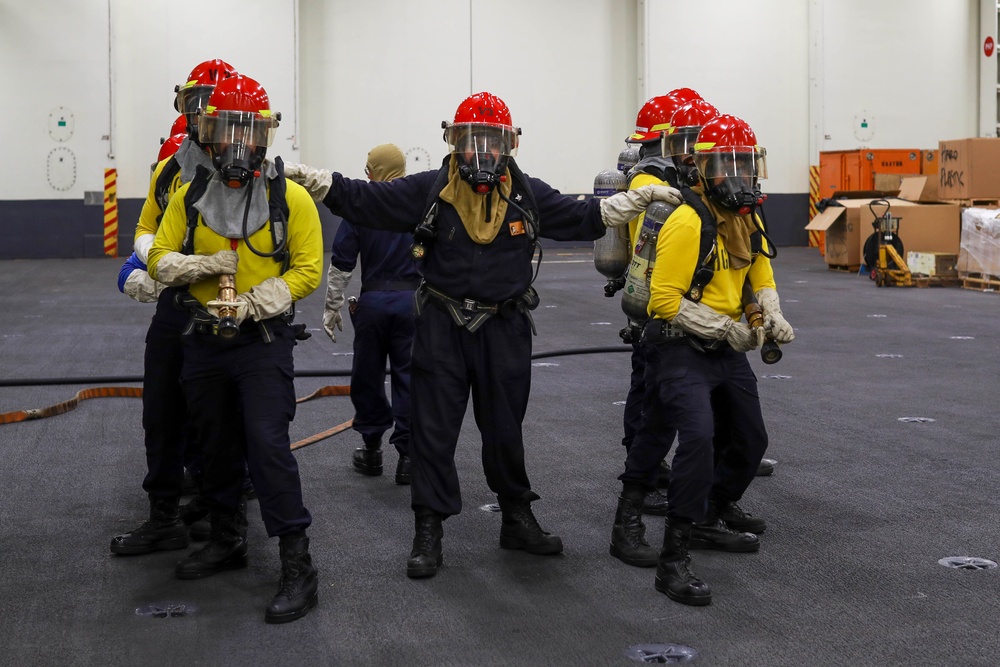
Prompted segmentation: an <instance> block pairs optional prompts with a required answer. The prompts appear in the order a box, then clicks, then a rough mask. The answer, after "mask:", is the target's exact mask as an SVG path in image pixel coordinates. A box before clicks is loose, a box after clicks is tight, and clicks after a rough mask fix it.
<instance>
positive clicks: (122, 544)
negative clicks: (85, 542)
mask: <svg viewBox="0 0 1000 667" xmlns="http://www.w3.org/2000/svg"><path fill="white" fill-rule="evenodd" d="M178 500H179V499H178V498H156V499H153V498H150V500H149V520H148V521H146V522H145V523H143V524H142V525H141V526H139V527H138V528H136V529H135V530H133V531H132V532H130V533H125V534H124V535H116V536H115V537H113V538H112V539H111V553H114V554H122V555H124V556H137V555H139V554H148V553H153V552H154V551H169V550H170V549H183V548H184V547H186V546H187V545H188V534H187V529H186V528H185V527H184V524H183V523H182V522H181V520H180V517H179V516H178V514H177V505H178Z"/></svg>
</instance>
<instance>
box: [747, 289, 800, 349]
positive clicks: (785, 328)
mask: <svg viewBox="0 0 1000 667" xmlns="http://www.w3.org/2000/svg"><path fill="white" fill-rule="evenodd" d="M754 296H756V297H757V303H759V304H760V307H761V310H763V311H764V330H765V331H767V333H768V334H770V336H771V338H773V339H774V340H775V341H777V342H778V343H791V342H792V341H793V340H795V331H794V330H793V329H792V325H791V324H789V323H788V320H786V319H785V318H784V316H783V315H782V314H781V304H780V302H779V301H778V292H777V291H776V290H774V289H772V288H770V287H765V288H763V289H761V290H759V291H758V292H757V293H756V294H755V295H754Z"/></svg>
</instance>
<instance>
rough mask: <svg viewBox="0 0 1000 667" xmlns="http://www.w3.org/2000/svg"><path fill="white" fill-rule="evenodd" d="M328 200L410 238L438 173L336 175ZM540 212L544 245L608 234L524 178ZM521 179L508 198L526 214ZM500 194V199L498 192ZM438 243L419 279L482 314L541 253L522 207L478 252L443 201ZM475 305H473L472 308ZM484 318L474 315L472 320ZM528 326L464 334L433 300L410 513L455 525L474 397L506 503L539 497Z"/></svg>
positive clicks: (422, 334)
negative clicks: (462, 447)
mask: <svg viewBox="0 0 1000 667" xmlns="http://www.w3.org/2000/svg"><path fill="white" fill-rule="evenodd" d="M332 176H333V182H332V184H331V187H330V191H329V192H328V194H327V196H326V198H325V199H324V200H323V203H324V204H325V205H326V206H327V207H328V208H329V209H330V210H331V211H332V212H333V213H335V214H337V215H340V216H343V217H345V218H347V219H349V220H351V221H352V222H353V223H354V224H357V225H361V226H365V227H374V228H380V229H391V230H395V231H412V230H413V229H414V228H415V227H416V226H417V225H418V224H419V223H420V221H421V219H422V217H423V214H424V209H425V207H426V205H427V201H428V197H429V196H430V195H431V189H432V188H433V187H434V183H435V179H436V177H437V172H436V171H425V172H422V173H418V174H413V175H410V176H406V177H404V178H398V179H395V180H393V181H389V182H374V183H368V182H366V181H362V180H352V179H348V178H345V177H344V176H342V175H341V174H337V173H334V174H333V175H332ZM526 181H527V184H528V187H530V188H531V191H532V194H533V195H534V200H535V202H536V204H537V209H538V217H539V219H540V223H539V227H540V229H539V236H541V237H544V238H549V239H554V240H558V241H568V240H583V241H593V240H594V239H597V238H599V237H600V236H601V235H602V234H603V233H604V231H605V227H604V224H603V222H602V221H601V213H600V202H599V200H597V199H590V200H584V201H579V200H577V199H576V198H575V197H568V196H565V195H563V194H561V193H559V191H557V190H555V189H554V188H552V187H551V186H549V185H548V184H546V183H545V182H543V181H541V180H539V179H537V178H530V177H528V178H526ZM523 187H524V186H523V185H522V184H521V183H520V182H518V180H517V179H514V182H513V190H512V191H511V195H510V198H511V200H512V201H514V202H515V203H517V204H518V205H519V206H521V207H522V208H523V207H526V206H527V201H528V197H527V193H526V192H524V190H523ZM491 196H497V194H496V193H493V194H492V195H491ZM438 205H439V209H438V213H437V217H436V219H435V222H436V227H437V234H436V237H435V238H434V239H433V240H432V241H430V242H428V243H427V244H426V255H425V257H424V258H423V260H422V267H421V271H422V273H423V276H424V279H425V281H426V283H427V286H428V287H430V288H432V289H434V290H435V291H437V292H439V293H441V294H445V295H447V296H448V297H450V298H451V299H454V300H458V301H460V302H465V300H469V304H470V305H474V306H475V307H483V306H486V307H488V306H491V305H498V304H503V303H504V302H507V301H508V300H511V299H517V298H518V297H521V296H522V295H524V294H525V292H526V291H527V290H528V288H529V287H530V285H531V279H532V254H533V245H532V241H531V239H529V235H528V234H527V233H526V232H527V230H526V225H525V224H523V215H522V214H521V212H520V211H519V210H518V209H517V208H516V207H515V206H510V205H508V206H507V212H506V216H505V220H504V222H505V223H506V224H503V225H501V226H500V231H499V234H498V235H497V237H496V238H495V239H494V240H493V241H492V242H490V243H488V244H477V243H475V242H474V241H473V240H472V239H471V238H470V237H469V234H468V233H467V232H466V230H465V227H464V226H463V224H462V221H461V219H460V217H459V215H458V213H457V211H456V210H455V209H454V208H453V207H452V206H451V205H450V204H448V203H447V202H444V201H441V200H438ZM473 302H474V304H473ZM475 312H481V311H469V312H468V315H470V316H471V315H474V314H475ZM531 336H532V332H531V322H530V320H529V315H528V314H527V313H525V312H518V311H514V312H513V313H510V314H508V315H501V314H497V315H494V316H492V317H490V318H489V319H488V320H486V321H485V322H484V323H483V324H482V325H481V326H480V327H479V328H478V329H477V330H476V331H474V332H470V331H469V330H468V329H467V328H465V327H464V326H458V325H457V324H456V322H455V321H454V320H453V318H452V315H451V314H449V313H448V312H447V311H446V309H445V307H444V305H443V304H442V303H441V302H440V301H439V300H437V299H434V298H432V299H429V300H428V302H427V303H426V304H424V306H423V307H422V309H421V311H420V314H419V315H418V316H417V320H416V331H415V336H414V344H413V356H412V359H411V365H410V368H411V378H410V382H411V384H410V392H411V398H412V404H411V407H412V410H411V424H410V429H411V431H410V436H411V437H410V460H411V465H412V484H411V493H412V505H413V508H414V509H415V510H416V509H417V508H421V507H422V508H426V509H429V510H432V511H434V512H437V513H439V514H443V515H446V516H450V515H454V514H458V513H459V512H460V511H461V509H462V500H461V494H460V490H459V481H458V472H457V470H456V468H455V460H454V459H455V447H456V445H457V443H458V437H459V433H460V431H461V427H462V421H463V419H464V417H465V412H466V407H467V405H468V400H469V394H470V389H471V394H472V405H473V411H474V414H475V418H476V424H477V425H478V427H479V431H480V434H481V436H482V441H483V450H482V459H483V469H484V472H485V474H486V480H487V483H488V484H489V487H490V489H491V490H492V491H493V492H494V493H496V494H497V495H498V496H501V497H509V498H513V499H524V500H529V501H530V500H533V499H536V498H537V497H538V496H537V495H535V494H534V493H533V492H532V491H531V485H530V483H529V481H528V475H527V472H526V471H525V466H524V442H523V439H522V432H521V425H522V422H523V420H524V414H525V411H526V410H527V405H528V395H529V393H530V387H531Z"/></svg>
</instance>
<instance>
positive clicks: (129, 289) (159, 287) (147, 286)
mask: <svg viewBox="0 0 1000 667" xmlns="http://www.w3.org/2000/svg"><path fill="white" fill-rule="evenodd" d="M137 254H138V253H137ZM164 288H166V285H164V284H163V283H158V282H156V281H155V280H153V279H152V278H150V277H149V274H148V273H146V272H145V271H143V270H142V269H135V270H134V271H132V273H130V274H128V278H126V279H125V286H124V289H125V294H126V295H128V296H129V297H131V298H133V299H135V300H136V301H138V302H139V303H156V302H157V301H158V300H159V298H160V292H162V291H163V290H164Z"/></svg>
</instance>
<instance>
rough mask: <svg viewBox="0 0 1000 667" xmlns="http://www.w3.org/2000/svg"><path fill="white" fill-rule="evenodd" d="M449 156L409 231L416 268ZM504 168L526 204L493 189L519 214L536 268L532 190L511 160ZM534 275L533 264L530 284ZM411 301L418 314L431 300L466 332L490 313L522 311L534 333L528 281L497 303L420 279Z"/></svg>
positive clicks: (533, 296) (429, 236)
mask: <svg viewBox="0 0 1000 667" xmlns="http://www.w3.org/2000/svg"><path fill="white" fill-rule="evenodd" d="M450 159H451V158H450V156H449V157H446V158H445V159H444V162H443V163H442V165H441V168H440V169H439V170H438V173H437V177H436V178H435V179H434V184H433V185H432V186H431V189H430V194H429V195H428V197H427V205H426V206H425V209H424V210H425V212H424V215H423V217H422V218H421V221H420V224H419V225H417V227H416V229H414V230H413V246H412V248H411V250H410V254H411V255H412V257H413V259H414V261H415V262H416V263H417V268H418V270H419V269H420V261H421V260H422V259H423V258H424V256H425V255H426V252H427V245H428V244H430V243H432V242H433V241H434V239H435V238H436V237H437V233H438V229H437V214H438V210H439V207H440V199H439V195H440V194H441V191H442V190H443V189H444V187H445V185H446V184H447V183H448V173H449V169H448V167H449V163H450ZM506 169H507V171H508V172H509V173H510V177H511V179H512V182H513V185H514V186H515V187H517V188H518V190H519V191H522V192H523V193H524V194H525V197H526V199H527V206H525V207H522V206H520V205H519V204H517V203H516V202H515V201H513V200H512V199H509V198H507V197H505V196H504V195H503V192H502V191H501V190H500V189H497V190H496V192H497V193H498V194H499V195H500V196H501V197H502V198H503V200H504V201H505V202H507V205H508V206H512V207H513V208H515V209H516V210H518V211H519V212H520V213H521V215H522V216H523V218H524V225H525V233H526V234H527V236H528V241H529V243H530V245H531V256H532V258H533V257H534V255H535V250H536V249H537V250H538V267H540V266H541V262H542V248H541V245H540V244H539V241H538V206H537V204H536V203H535V197H534V193H533V192H532V190H531V185H530V184H529V183H528V180H527V177H526V176H525V175H524V173H523V172H522V171H521V169H520V168H519V167H518V166H517V163H516V162H514V160H513V159H510V160H508V161H507V162H506ZM504 178H506V176H504ZM537 277H538V268H537V267H536V269H535V274H534V276H532V279H531V283H534V282H535V278H537ZM414 301H415V308H416V313H417V315H419V314H420V312H421V310H422V308H423V307H424V306H425V305H426V304H427V302H428V301H432V302H434V303H436V304H437V305H438V306H439V307H441V308H443V309H444V310H445V311H447V312H448V313H449V314H450V315H451V317H452V319H453V320H454V321H455V324H456V325H458V326H460V327H465V328H466V329H467V330H468V331H469V332H474V331H476V330H477V329H478V328H479V327H480V326H482V324H483V323H484V322H485V321H486V320H488V319H489V318H490V317H492V316H494V315H500V316H501V317H512V316H513V315H515V314H516V313H524V314H525V315H527V316H528V322H529V324H530V325H531V332H532V333H533V334H536V333H537V332H536V330H535V322H534V320H533V318H532V317H531V311H532V310H534V309H535V308H537V307H538V303H539V298H538V292H537V291H535V288H534V287H531V285H530V284H529V286H528V289H527V290H526V291H525V292H524V293H523V294H521V295H520V296H517V297H514V298H512V299H507V300H506V301H504V302H502V303H499V304H484V303H480V302H477V301H474V300H472V299H455V298H453V297H450V296H448V295H447V294H444V293H443V292H440V291H438V290H435V289H433V288H432V287H430V286H429V285H428V284H427V281H426V280H421V282H420V285H419V286H418V287H417V289H416V291H415V292H414Z"/></svg>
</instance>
